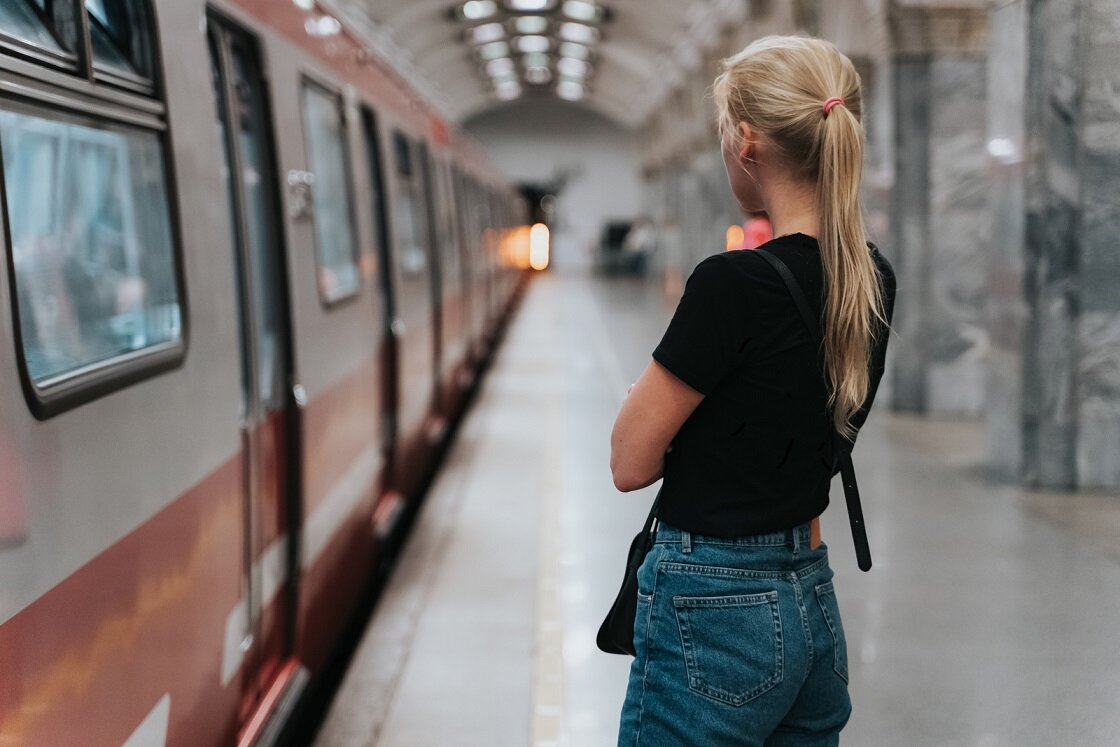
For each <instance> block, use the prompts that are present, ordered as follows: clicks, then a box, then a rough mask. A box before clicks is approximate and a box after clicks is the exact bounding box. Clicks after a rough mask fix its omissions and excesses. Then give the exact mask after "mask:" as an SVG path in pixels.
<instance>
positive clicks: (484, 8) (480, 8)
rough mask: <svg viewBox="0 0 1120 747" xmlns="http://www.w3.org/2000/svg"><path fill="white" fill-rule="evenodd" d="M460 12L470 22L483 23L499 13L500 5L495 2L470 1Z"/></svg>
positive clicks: (491, 0)
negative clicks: (482, 21)
mask: <svg viewBox="0 0 1120 747" xmlns="http://www.w3.org/2000/svg"><path fill="white" fill-rule="evenodd" d="M460 12H461V13H462V14H463V18H466V19H467V20H468V21H481V20H483V19H485V18H490V17H491V16H493V15H494V14H495V13H497V12H498V4H497V3H496V2H494V0H470V2H466V3H463V7H462V9H461V10H460Z"/></svg>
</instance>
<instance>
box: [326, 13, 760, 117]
mask: <svg viewBox="0 0 1120 747" xmlns="http://www.w3.org/2000/svg"><path fill="white" fill-rule="evenodd" d="M595 1H596V3H597V4H598V5H600V6H602V7H603V8H604V9H605V10H606V11H607V13H608V17H609V20H608V21H607V22H606V24H605V25H604V26H603V39H602V41H601V42H600V44H599V45H598V52H597V55H596V62H595V68H596V69H595V73H594V75H593V77H592V78H591V83H590V86H589V88H588V91H587V94H586V96H585V98H584V100H583V102H582V103H583V105H585V106H588V107H590V108H592V109H594V110H596V111H598V112H600V113H601V114H603V115H605V116H607V117H609V118H610V119H612V120H614V121H615V122H617V123H618V124H620V125H622V126H624V127H628V128H635V127H638V126H640V125H641V124H642V123H643V122H644V121H645V120H646V118H647V117H648V115H649V114H650V112H652V111H653V110H654V109H655V108H656V107H657V106H658V105H659V104H660V103H661V101H662V100H664V98H665V96H666V95H667V94H668V93H669V90H670V89H671V87H672V85H673V84H674V83H675V82H677V81H679V80H681V78H682V71H681V70H680V68H681V67H682V65H684V66H689V64H690V61H692V60H698V59H702V58H703V56H704V54H705V53H706V52H707V50H709V49H710V48H711V47H712V46H713V45H714V44H715V43H716V41H717V38H718V35H719V31H720V29H722V28H723V27H725V26H726V24H727V23H729V22H733V21H734V20H737V19H741V18H742V17H743V16H744V15H745V12H746V6H747V0H691V1H689V2H685V1H684V0H595ZM462 2H463V0H327V1H326V2H323V3H321V4H322V5H325V6H327V7H329V8H331V9H332V10H335V11H337V12H338V13H339V14H340V15H342V16H345V17H346V18H347V19H348V20H349V21H350V22H351V23H352V24H353V25H354V26H355V27H357V28H358V29H359V30H360V31H362V32H364V33H365V35H366V36H367V37H369V38H370V40H371V43H372V44H373V46H374V47H375V48H376V49H377V51H379V52H380V53H381V54H382V55H384V56H386V57H388V58H390V59H391V60H392V61H393V62H394V64H396V65H397V66H398V67H399V68H400V69H401V71H402V73H403V74H404V75H405V76H406V77H407V78H409V79H410V80H411V81H412V82H413V83H414V84H415V85H417V87H418V88H420V89H421V91H422V92H423V93H424V94H425V95H427V96H428V97H429V98H431V99H433V103H435V104H436V106H438V107H440V108H442V109H443V110H444V112H445V114H446V115H447V116H448V117H450V118H451V119H453V120H455V121H458V122H461V121H463V120H464V119H466V118H467V117H470V116H473V115H476V114H478V113H480V112H483V111H486V110H487V109H489V108H493V107H496V106H500V105H501V104H502V103H503V102H501V101H500V100H499V99H498V98H497V97H496V96H495V94H494V91H493V88H492V87H491V85H490V82H489V80H488V79H487V78H486V76H485V75H484V74H483V73H482V72H481V70H480V69H479V66H478V63H477V62H476V59H475V57H474V54H473V52H472V51H471V50H470V48H469V46H468V44H467V42H466V41H465V40H464V33H463V28H464V26H463V24H462V23H461V22H460V21H458V20H457V19H456V15H455V13H456V10H457V9H458V8H459V7H461V6H462ZM666 71H670V72H671V73H673V74H670V75H666ZM545 90H547V89H545ZM535 95H540V94H535Z"/></svg>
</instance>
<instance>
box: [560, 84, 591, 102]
mask: <svg viewBox="0 0 1120 747" xmlns="http://www.w3.org/2000/svg"><path fill="white" fill-rule="evenodd" d="M583 93H584V91H583V84H582V83H580V82H578V81H574V80H562V81H560V82H559V83H557V84H556V95H557V96H559V97H560V98H562V99H565V100H566V101H579V100H580V99H582V98H583Z"/></svg>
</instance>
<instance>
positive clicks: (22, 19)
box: [0, 0, 62, 52]
mask: <svg viewBox="0 0 1120 747" xmlns="http://www.w3.org/2000/svg"><path fill="white" fill-rule="evenodd" d="M36 5H38V7H39V10H38V11H37V10H36V8H33V7H32V6H31V5H30V4H29V3H28V2H27V0H0V36H10V37H13V38H15V39H19V40H20V41H23V42H28V43H30V44H33V45H35V46H37V47H43V48H46V49H49V50H51V51H53V52H61V51H62V48H61V47H60V46H59V44H58V41H57V40H55V38H54V35H53V34H51V32H50V29H48V28H47V25H46V24H45V23H44V22H43V19H42V18H40V16H39V13H40V12H42V11H43V5H42V3H41V2H40V3H36Z"/></svg>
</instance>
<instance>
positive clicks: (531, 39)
mask: <svg viewBox="0 0 1120 747" xmlns="http://www.w3.org/2000/svg"><path fill="white" fill-rule="evenodd" d="M551 47H552V40H551V39H549V38H548V37H547V36H519V37H517V48H518V49H519V50H521V51H522V52H547V51H548V50H549V49H550V48H551Z"/></svg>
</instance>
